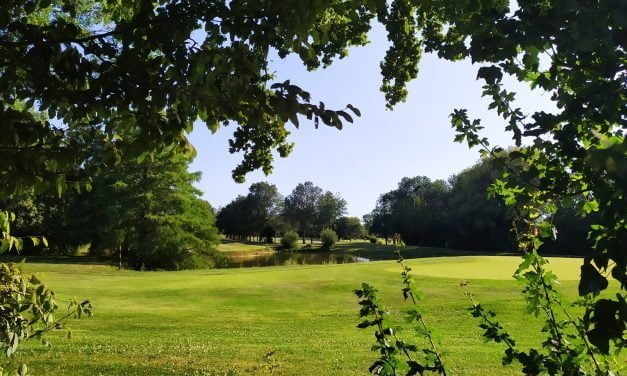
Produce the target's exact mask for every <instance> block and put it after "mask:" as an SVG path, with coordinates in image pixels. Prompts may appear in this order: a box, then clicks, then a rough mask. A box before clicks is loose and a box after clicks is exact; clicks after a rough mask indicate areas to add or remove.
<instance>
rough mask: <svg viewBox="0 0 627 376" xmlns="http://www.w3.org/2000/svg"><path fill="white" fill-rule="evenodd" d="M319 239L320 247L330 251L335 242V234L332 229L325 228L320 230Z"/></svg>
mask: <svg viewBox="0 0 627 376" xmlns="http://www.w3.org/2000/svg"><path fill="white" fill-rule="evenodd" d="M320 241H321V242H322V248H323V249H325V250H327V251H330V250H332V249H333V246H334V245H335V244H336V243H337V234H336V233H335V231H333V229H330V228H325V229H324V230H322V232H320Z"/></svg>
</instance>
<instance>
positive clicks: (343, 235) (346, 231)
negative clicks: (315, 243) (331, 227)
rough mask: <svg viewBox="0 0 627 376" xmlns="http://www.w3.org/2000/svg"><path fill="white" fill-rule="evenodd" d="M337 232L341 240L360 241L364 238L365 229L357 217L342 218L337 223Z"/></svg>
mask: <svg viewBox="0 0 627 376" xmlns="http://www.w3.org/2000/svg"><path fill="white" fill-rule="evenodd" d="M335 231H336V232H337V236H338V237H339V238H340V239H348V240H352V239H360V238H361V237H362V236H364V234H365V232H364V227H363V226H362V224H361V221H360V220H359V218H357V217H340V218H338V220H337V221H335Z"/></svg>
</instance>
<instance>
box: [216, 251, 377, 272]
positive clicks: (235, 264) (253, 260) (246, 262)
mask: <svg viewBox="0 0 627 376" xmlns="http://www.w3.org/2000/svg"><path fill="white" fill-rule="evenodd" d="M367 261H370V260H369V259H367V258H365V257H359V256H354V255H348V254H343V253H330V252H306V253H305V252H293V253H287V252H276V253H270V254H260V255H254V256H245V257H231V258H230V260H229V263H228V265H227V266H226V267H227V268H249V267H253V266H279V265H329V264H348V263H353V262H367Z"/></svg>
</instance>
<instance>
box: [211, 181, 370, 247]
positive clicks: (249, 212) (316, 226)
mask: <svg viewBox="0 0 627 376" xmlns="http://www.w3.org/2000/svg"><path fill="white" fill-rule="evenodd" d="M345 213H346V200H344V199H343V198H342V197H341V196H340V195H339V194H334V193H332V192H330V191H326V192H325V191H324V190H323V189H322V188H320V187H318V186H316V185H314V184H313V183H312V182H309V181H308V182H305V183H301V184H298V185H297V186H296V187H295V188H294V190H293V191H292V193H291V194H290V195H288V196H287V197H283V196H282V195H281V194H280V193H279V191H278V190H277V187H276V186H275V185H273V184H268V183H265V182H260V183H254V184H252V185H251V186H250V188H249V192H248V194H247V195H246V196H238V197H237V198H235V199H234V200H233V201H231V202H230V203H229V204H228V205H226V206H225V207H224V208H222V209H221V210H220V211H219V213H218V216H217V221H216V224H217V226H218V228H219V229H220V231H221V232H222V233H223V234H224V235H226V236H227V237H229V238H231V239H237V240H256V241H265V242H270V243H271V242H273V241H274V237H275V236H281V235H283V234H284V233H286V232H287V231H297V232H298V233H299V235H300V236H301V238H302V242H303V243H305V239H306V238H309V239H310V241H313V239H314V238H317V237H318V236H319V235H320V232H321V231H322V230H324V229H327V228H331V229H333V230H335V231H336V233H337V234H338V236H339V237H340V238H342V239H354V238H359V237H362V236H363V235H364V229H363V226H362V225H361V222H360V220H359V218H357V217H345V216H344V214H345Z"/></svg>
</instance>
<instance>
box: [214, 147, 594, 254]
mask: <svg viewBox="0 0 627 376" xmlns="http://www.w3.org/2000/svg"><path fill="white" fill-rule="evenodd" d="M499 166H500V165H499V164H497V163H496V162H495V161H494V160H493V159H483V160H481V161H480V162H478V163H477V164H475V165H474V166H472V167H470V168H468V169H466V170H464V171H462V172H460V173H459V174H457V175H454V176H452V177H451V178H449V179H448V181H444V180H430V179H429V178H427V177H425V176H416V177H413V178H407V177H405V178H403V179H401V181H400V182H399V184H398V188H397V189H395V190H393V191H390V192H387V193H385V194H382V195H381V196H380V197H379V199H378V200H377V203H376V207H375V208H374V210H373V211H372V212H371V213H370V214H367V215H365V216H364V217H363V221H360V219H359V218H357V217H346V216H344V214H345V213H346V201H345V200H344V199H343V198H342V197H341V196H340V195H339V194H333V193H331V192H329V191H326V192H324V191H323V190H322V189H321V188H319V187H317V186H316V185H314V184H313V183H312V182H306V183H302V184H298V186H296V187H295V188H294V190H293V191H292V192H291V193H290V194H289V195H288V196H286V197H283V196H282V195H281V194H280V193H279V192H278V190H277V187H276V186H274V185H272V184H268V183H263V182H261V183H255V184H253V185H251V187H250V189H249V193H248V194H247V195H246V196H238V197H237V198H235V199H234V200H233V201H231V202H230V203H229V204H228V205H226V206H225V207H224V208H222V209H221V210H220V211H219V213H218V215H217V221H216V224H217V226H218V228H219V229H220V231H221V232H222V233H223V234H224V235H226V236H227V237H229V238H232V239H239V240H251V241H267V242H272V241H273V239H274V237H275V236H281V235H282V234H283V233H285V232H286V231H290V230H293V231H297V232H298V233H299V235H300V236H301V237H302V241H303V243H304V242H305V238H309V239H313V238H316V237H318V235H319V234H320V232H321V231H322V230H323V229H325V228H331V229H333V230H335V231H336V232H337V234H338V236H339V237H340V238H343V239H354V238H360V237H364V236H366V235H368V234H369V235H371V236H376V237H379V238H382V239H383V241H384V242H386V243H387V242H388V241H390V239H391V237H392V235H393V234H400V235H401V237H402V239H403V240H404V241H405V242H406V243H408V244H412V245H419V246H432V247H445V248H454V249H463V250H477V251H486V252H515V251H516V245H515V239H514V234H513V233H512V228H513V222H514V219H515V218H516V215H517V211H516V206H507V205H505V203H504V202H503V200H502V199H501V198H499V197H488V193H487V191H488V188H489V187H490V185H491V184H492V183H494V181H495V180H496V179H498V178H499V177H501V176H502V174H503V170H502V168H501V167H499ZM581 199H583V198H581V197H576V196H575V197H568V198H565V199H563V200H562V201H561V202H560V203H559V208H558V211H557V213H556V214H555V215H553V216H552V218H551V219H552V221H553V223H554V225H555V227H556V228H557V232H556V237H555V238H554V239H549V240H547V241H546V242H545V244H544V245H543V246H542V250H543V251H544V252H546V253H554V254H583V252H584V251H585V250H586V249H587V248H588V247H589V246H590V242H589V241H588V240H587V232H588V230H589V226H590V223H591V221H593V218H594V215H592V216H588V217H587V218H585V219H584V218H582V217H581V216H580V215H578V213H577V211H576V209H575V208H576V207H577V205H576V203H577V200H581Z"/></svg>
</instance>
